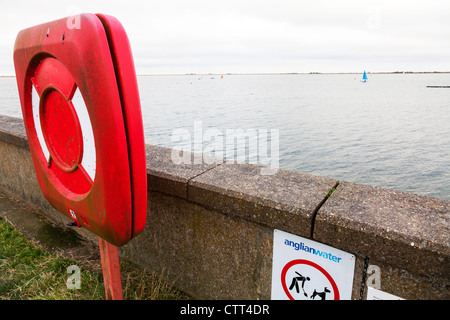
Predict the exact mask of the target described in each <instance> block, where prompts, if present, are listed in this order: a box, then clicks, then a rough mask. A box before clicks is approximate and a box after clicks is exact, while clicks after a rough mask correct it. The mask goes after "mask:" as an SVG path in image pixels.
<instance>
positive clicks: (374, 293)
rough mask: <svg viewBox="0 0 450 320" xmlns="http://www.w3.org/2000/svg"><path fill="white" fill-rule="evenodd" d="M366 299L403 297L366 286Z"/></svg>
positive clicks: (395, 298) (397, 298)
mask: <svg viewBox="0 0 450 320" xmlns="http://www.w3.org/2000/svg"><path fill="white" fill-rule="evenodd" d="M366 299H367V300H404V299H403V298H400V297H397V296H394V295H393V294H390V293H387V292H384V291H381V290H378V289H375V288H372V287H367V298H366Z"/></svg>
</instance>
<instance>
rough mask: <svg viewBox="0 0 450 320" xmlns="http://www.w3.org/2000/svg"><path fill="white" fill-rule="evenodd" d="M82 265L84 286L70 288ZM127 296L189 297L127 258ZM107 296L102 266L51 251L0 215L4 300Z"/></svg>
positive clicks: (0, 294) (124, 274)
mask: <svg viewBox="0 0 450 320" xmlns="http://www.w3.org/2000/svg"><path fill="white" fill-rule="evenodd" d="M71 265H77V266H79V268H80V271H81V272H80V284H81V288H80V289H69V288H68V286H67V284H66V281H67V280H68V279H69V277H71V276H72V275H73V274H72V273H67V270H68V269H67V268H68V267H69V266H71ZM121 276H122V290H123V296H124V299H126V300H175V299H176V300H179V299H189V297H188V296H186V295H184V294H183V293H182V292H180V291H178V290H175V289H174V288H172V287H171V286H170V285H168V284H167V283H166V282H165V279H164V277H163V276H155V275H154V274H152V273H149V272H148V271H146V270H143V269H140V268H138V267H136V266H134V265H131V264H130V263H127V262H126V261H121ZM25 299H32V300H104V299H105V290H104V285H103V275H102V272H101V270H94V269H93V268H89V266H87V265H83V263H82V262H81V263H80V261H73V260H71V259H69V258H65V257H64V256H62V254H56V255H55V254H51V253H49V252H47V251H45V250H44V249H43V247H42V246H40V245H39V244H38V243H36V242H34V241H30V240H28V239H27V238H26V237H25V236H24V235H22V234H21V233H19V232H18V231H17V230H16V229H15V228H14V227H13V226H12V225H11V224H10V223H9V222H7V221H6V220H4V219H2V218H1V217H0V300H25Z"/></svg>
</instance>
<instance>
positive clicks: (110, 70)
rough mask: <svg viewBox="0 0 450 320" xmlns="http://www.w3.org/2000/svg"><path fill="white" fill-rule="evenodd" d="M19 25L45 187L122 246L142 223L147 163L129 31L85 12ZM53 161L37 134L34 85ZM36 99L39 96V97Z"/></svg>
mask: <svg viewBox="0 0 450 320" xmlns="http://www.w3.org/2000/svg"><path fill="white" fill-rule="evenodd" d="M79 19H80V20H79V26H80V28H79V29H77V28H69V27H68V23H67V18H65V19H60V20H56V21H52V22H48V23H45V24H41V25H38V26H35V27H31V28H29V29H26V30H22V31H21V32H20V33H19V34H18V36H17V39H16V43H15V47H14V64H15V70H16V78H17V84H18V89H19V96H20V101H21V106H22V113H23V118H24V122H25V127H26V131H27V136H28V142H29V145H30V151H31V155H32V158H33V164H34V167H35V171H36V176H37V179H38V182H39V185H40V187H41V190H42V192H43V194H44V196H45V197H46V199H47V200H48V201H49V203H50V204H51V205H52V206H53V207H55V208H56V209H57V210H58V211H60V212H61V213H63V214H64V215H66V216H69V217H70V213H69V212H70V211H69V209H70V210H72V211H73V212H74V213H75V218H74V219H75V220H76V222H77V223H78V224H79V225H81V226H83V227H85V228H86V229H88V230H90V231H92V232H93V233H95V234H96V235H98V236H99V237H100V238H102V239H104V240H106V241H108V242H110V243H112V244H114V245H116V246H121V245H123V244H125V243H127V242H128V241H130V240H131V239H132V238H133V237H134V236H136V235H137V234H138V233H139V232H140V231H142V229H143V228H144V226H145V221H146V217H147V169H146V159H145V144H144V135H143V125H142V115H141V107H140V100H139V92H138V86H137V81H136V74H135V69H134V64H133V58H132V54H131V49H130V45H129V42H128V38H127V36H126V33H125V31H124V29H123V27H122V25H121V24H120V22H119V21H118V20H116V19H115V18H113V17H110V16H106V15H94V14H81V15H80V16H79ZM33 87H34V88H35V89H36V92H37V94H38V95H39V97H40V101H39V118H40V126H41V131H42V135H43V137H44V140H45V145H46V147H47V149H48V151H49V153H50V157H49V158H50V159H47V158H46V157H45V155H44V151H43V148H44V147H42V146H41V144H40V142H39V139H38V129H37V128H36V123H35V121H37V118H36V114H34V118H33V107H32V91H33ZM76 92H80V93H81V95H82V97H83V100H84V103H85V105H86V109H87V111H88V114H89V119H90V123H91V125H92V132H93V137H94V141H95V158H96V166H95V177H91V176H90V175H89V174H88V170H87V169H86V167H84V163H85V161H86V160H85V158H86V157H87V155H85V154H83V144H84V142H83V133H82V125H81V122H80V121H82V119H80V117H79V115H77V112H76V111H75V108H74V103H73V101H72V99H73V97H74V94H75V93H76ZM34 103H35V104H36V102H34Z"/></svg>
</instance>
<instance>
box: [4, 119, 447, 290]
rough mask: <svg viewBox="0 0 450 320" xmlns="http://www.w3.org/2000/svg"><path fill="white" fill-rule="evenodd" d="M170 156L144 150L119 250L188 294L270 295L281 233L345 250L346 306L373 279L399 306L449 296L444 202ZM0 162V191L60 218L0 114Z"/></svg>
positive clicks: (13, 123) (20, 132) (20, 136)
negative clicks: (143, 200)
mask: <svg viewBox="0 0 450 320" xmlns="http://www.w3.org/2000/svg"><path fill="white" fill-rule="evenodd" d="M171 152H172V150H171V149H167V148H162V147H158V146H149V145H148V146H147V172H148V186H149V190H148V219H147V226H146V228H145V230H144V231H143V232H142V233H141V234H140V235H139V236H138V237H136V238H135V239H133V240H131V241H130V242H129V243H128V244H127V245H125V246H123V247H121V248H120V253H121V255H122V257H124V258H127V259H129V260H131V261H132V262H135V263H137V264H140V265H142V266H144V267H146V268H148V269H150V270H153V271H156V272H158V273H163V274H164V275H165V276H167V277H168V278H169V279H171V280H174V281H175V284H176V286H178V287H179V288H181V289H182V290H184V291H185V292H187V293H189V294H191V295H193V296H194V297H196V298H202V299H270V295H271V278H272V250H273V230H274V229H280V230H284V231H286V232H290V233H293V234H296V235H299V236H302V237H308V238H309V237H313V238H314V239H315V240H316V241H319V242H322V243H324V244H328V245H330V246H333V247H335V248H338V249H341V250H344V251H347V252H350V253H352V254H354V255H355V256H356V267H355V275H354V282H353V293H352V298H353V299H361V298H362V299H364V298H365V297H366V293H367V282H368V280H369V282H371V283H372V280H373V279H376V280H377V281H375V282H373V284H372V285H378V286H380V285H381V290H382V291H385V292H388V293H391V294H394V295H396V296H399V297H401V298H404V299H449V298H450V294H449V288H450V286H449V285H450V281H449V279H450V274H449V271H450V264H449V262H450V259H449V256H450V242H449V218H450V201H448V200H442V199H435V198H429V197H424V196H419V195H415V194H410V193H405V192H397V191H393V190H388V189H383V188H377V187H372V186H367V185H361V184H355V183H351V182H340V183H338V182H337V181H336V180H335V179H329V178H323V177H317V176H312V175H308V174H303V173H297V172H291V171H285V170H279V171H278V173H277V174H275V175H270V176H264V175H261V174H260V169H261V168H260V167H258V166H255V165H249V164H229V163H220V164H212V165H208V164H201V165H177V164H174V163H173V162H172V161H171ZM0 163H1V165H0V187H1V188H2V189H3V190H5V191H7V192H9V193H10V194H14V195H16V196H19V197H20V198H21V199H23V200H24V201H25V202H27V203H29V204H31V205H33V206H34V207H35V208H39V210H40V213H41V214H43V215H45V216H46V218H48V219H50V220H51V221H53V222H56V223H65V222H68V220H67V219H66V218H65V217H64V216H63V215H61V214H59V213H58V212H56V211H55V210H54V209H53V208H51V206H50V205H49V204H48V203H47V201H46V200H45V199H44V197H43V196H42V193H41V191H40V189H39V186H38V184H37V180H36V177H35V174H34V168H33V164H32V160H31V155H30V152H29V148H28V143H27V138H26V134H25V130H24V127H23V124H22V120H21V119H16V118H11V117H6V116H0ZM333 187H336V190H335V191H334V193H332V195H331V196H330V197H327V194H328V192H329V191H330V189H331V188H333ZM77 231H79V232H81V234H82V235H83V236H84V237H86V238H87V239H90V240H92V241H95V240H96V238H95V237H93V236H92V234H90V233H89V232H87V231H86V230H78V228H77ZM371 266H376V268H378V269H377V270H378V272H377V273H376V274H372V273H371V271H370V270H372V268H371ZM368 268H369V272H368ZM378 276H379V277H378ZM377 277H378V278H377Z"/></svg>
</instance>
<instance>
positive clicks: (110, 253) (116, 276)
mask: <svg viewBox="0 0 450 320" xmlns="http://www.w3.org/2000/svg"><path fill="white" fill-rule="evenodd" d="M98 244H99V247H100V257H101V261H102V269H103V281H104V283H105V296H106V300H123V295H122V281H121V277H120V264H119V252H118V250H117V247H116V246H114V245H112V244H111V243H109V242H108V241H106V240H103V239H102V238H100V237H98Z"/></svg>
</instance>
